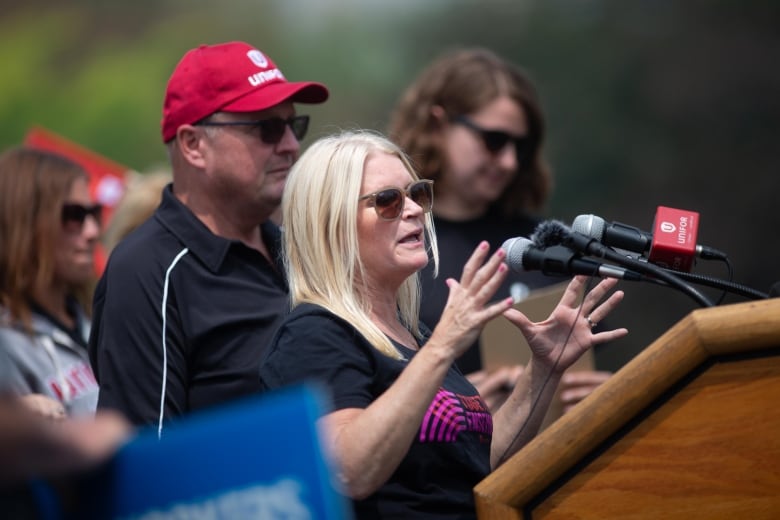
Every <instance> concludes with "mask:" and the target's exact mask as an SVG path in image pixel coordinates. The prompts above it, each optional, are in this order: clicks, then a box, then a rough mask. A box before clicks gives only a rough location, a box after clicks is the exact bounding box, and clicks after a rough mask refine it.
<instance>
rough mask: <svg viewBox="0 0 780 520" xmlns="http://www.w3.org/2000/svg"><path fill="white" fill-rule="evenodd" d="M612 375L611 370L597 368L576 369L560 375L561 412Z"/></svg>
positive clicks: (567, 409)
mask: <svg viewBox="0 0 780 520" xmlns="http://www.w3.org/2000/svg"><path fill="white" fill-rule="evenodd" d="M611 376H612V372H604V371H598V370H578V371H572V372H566V373H565V374H563V376H562V377H561V382H560V385H559V386H558V388H559V391H560V401H561V404H562V405H563V413H566V412H568V411H569V410H570V409H571V408H572V407H573V406H574V405H575V404H577V403H579V402H580V401H582V400H583V399H585V398H586V397H587V396H589V395H590V394H591V392H593V391H594V390H595V389H596V388H597V387H598V386H599V385H601V384H602V383H604V382H605V381H606V380H607V379H609V378H610V377H611Z"/></svg>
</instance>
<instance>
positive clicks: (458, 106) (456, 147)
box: [388, 47, 610, 409]
mask: <svg viewBox="0 0 780 520" xmlns="http://www.w3.org/2000/svg"><path fill="white" fill-rule="evenodd" d="M545 130H546V129H545V118H544V113H543V110H542V106H541V102H540V100H539V96H538V94H537V91H536V88H535V86H534V84H533V82H532V81H531V79H530V77H529V75H528V74H527V73H526V72H525V71H524V70H523V69H521V68H520V67H519V66H517V65H515V64H513V63H511V62H509V61H507V60H505V59H503V58H502V57H500V56H498V55H497V54H496V53H494V52H492V51H491V50H489V49H486V48H483V47H472V48H458V49H454V50H450V51H448V52H445V53H443V54H442V55H440V56H439V57H438V58H436V59H434V60H433V61H432V62H431V63H430V64H428V65H427V66H426V67H424V68H423V70H422V71H421V72H420V73H419V74H418V76H417V77H416V78H415V79H414V80H413V81H412V82H411V83H410V84H409V85H408V86H407V87H406V89H405V90H404V92H403V94H402V95H401V97H400V99H399V101H398V103H397V105H396V106H395V107H394V109H393V111H392V114H391V118H390V124H389V129H388V134H389V136H390V137H391V138H392V139H393V140H394V141H395V142H396V143H397V144H399V145H400V146H401V148H403V149H404V151H406V152H407V153H408V154H409V156H410V158H411V159H412V161H413V163H414V165H415V166H416V167H417V169H418V171H419V172H420V176H421V177H422V178H425V179H432V180H434V181H435V184H434V192H435V198H436V205H435V206H434V208H433V220H434V224H435V228H436V234H437V237H438V240H439V247H440V250H441V263H440V264H439V277H438V278H434V277H433V276H423V277H422V280H423V287H422V303H421V313H420V317H421V319H422V320H423V321H425V322H426V323H427V324H428V325H430V326H434V325H435V324H436V323H437V322H438V320H439V317H440V316H441V313H442V311H443V309H444V306H445V304H446V301H447V297H448V294H449V291H448V288H447V287H446V285H445V284H444V283H443V281H442V280H446V279H447V278H448V277H453V276H457V275H458V273H460V269H461V268H462V266H463V264H464V263H465V262H466V260H467V259H468V258H469V256H470V255H471V253H472V251H473V250H474V248H475V247H476V246H477V244H479V243H480V242H481V241H482V240H487V241H488V242H490V243H491V244H495V245H496V246H500V245H501V244H503V243H504V241H505V240H507V239H509V238H514V237H518V236H529V235H531V233H533V231H534V229H535V227H536V225H537V224H538V223H539V222H540V218H539V215H540V214H541V212H542V211H543V209H544V207H545V204H546V203H547V200H548V199H549V197H550V193H551V189H552V183H553V179H552V171H551V168H550V165H549V163H548V161H547V160H546V158H545V154H544V144H545V133H546V132H545ZM431 273H432V266H431V265H429V266H428V267H427V268H426V274H431ZM560 282H561V279H560V278H552V277H548V276H545V275H543V274H541V273H540V272H523V273H515V272H511V273H509V275H508V276H507V278H506V280H505V281H504V283H503V285H502V286H501V287H500V288H499V289H498V291H497V293H496V295H497V296H510V295H512V296H515V297H517V295H523V294H527V293H528V292H529V291H530V290H533V289H539V288H541V287H544V286H548V285H551V284H555V283H560ZM458 366H459V367H460V369H461V370H463V372H464V373H466V374H469V379H470V380H471V381H472V382H473V383H474V384H475V385H476V386H477V388H478V389H479V390H480V394H481V395H482V397H483V398H484V399H485V400H486V401H487V402H488V403H489V404H490V405H491V407H494V406H496V405H498V404H500V403H501V402H502V400H503V399H505V398H506V396H507V395H509V393H510V392H511V389H512V386H513V384H514V381H515V380H516V379H517V377H518V372H519V370H520V369H521V367H520V366H514V367H509V366H507V367H502V368H500V369H498V370H495V371H493V372H491V373H488V372H486V371H485V370H484V367H483V365H482V358H481V345H480V343H479V341H478V340H477V341H475V342H474V344H473V345H472V346H471V347H470V348H469V349H468V350H467V351H466V352H465V353H464V355H463V356H462V357H461V358H460V359H459V360H458ZM609 376H610V373H609V372H598V371H577V372H574V371H572V372H569V373H567V374H566V375H565V377H564V379H563V381H562V384H561V388H562V390H561V394H560V398H561V400H562V403H561V405H562V408H563V409H566V408H568V407H570V406H573V405H574V404H576V402H578V401H579V400H581V399H582V398H584V397H585V396H587V395H588V394H589V393H590V392H592V390H593V389H594V388H595V387H596V386H598V385H599V384H601V383H602V382H604V381H605V380H606V379H607V378H608V377H609Z"/></svg>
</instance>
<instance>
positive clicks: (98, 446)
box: [52, 410, 133, 471]
mask: <svg viewBox="0 0 780 520" xmlns="http://www.w3.org/2000/svg"><path fill="white" fill-rule="evenodd" d="M52 427H53V428H54V430H53V434H54V441H53V442H55V443H57V444H59V446H60V448H59V450H58V453H57V455H58V456H59V458H58V459H55V460H56V464H55V463H54V461H53V464H52V470H53V471H76V470H81V469H87V468H90V467H92V466H95V465H97V464H99V463H100V462H103V461H104V460H106V459H108V458H110V457H111V456H112V455H113V454H114V452H115V451H116V450H117V448H118V447H119V446H120V445H121V444H123V443H124V442H125V441H127V440H128V439H129V438H130V436H131V434H132V433H133V427H132V426H131V424H130V423H129V422H128V421H127V420H126V419H125V418H124V416H122V415H120V414H119V413H117V412H114V411H111V410H99V411H98V412H97V413H96V414H95V416H94V417H89V418H76V419H68V420H67V421H62V422H58V423H57V424H54V425H52Z"/></svg>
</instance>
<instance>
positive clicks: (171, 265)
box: [89, 185, 289, 426]
mask: <svg viewBox="0 0 780 520" xmlns="http://www.w3.org/2000/svg"><path fill="white" fill-rule="evenodd" d="M261 230H262V235H263V240H264V241H265V244H266V246H267V247H268V250H269V251H270V252H271V255H272V257H273V258H275V259H276V265H275V266H272V265H271V264H270V263H269V262H268V261H267V260H266V258H265V257H264V256H263V255H261V254H260V253H259V252H258V251H256V250H254V249H252V248H250V247H247V246H246V245H244V244H243V243H241V242H239V241H235V240H227V239H225V238H222V237H219V236H216V235H214V234H213V233H212V232H211V231H210V230H209V229H208V228H207V227H206V226H205V225H204V224H203V223H202V222H201V221H200V220H198V219H197V218H196V217H195V215H194V214H193V213H192V212H191V211H190V210H189V209H188V208H186V207H185V206H184V205H183V204H182V203H181V202H180V201H179V200H178V199H176V197H175V196H174V195H173V192H172V191H171V186H170V185H169V186H168V187H166V188H165V190H164V193H163V200H162V203H161V204H160V206H159V207H158V208H157V210H156V211H155V213H154V215H153V216H152V217H151V218H150V219H149V220H147V221H146V222H145V223H144V224H142V225H141V226H140V227H139V228H138V229H136V230H135V231H134V232H132V233H131V234H130V235H128V237H127V238H125V239H124V240H123V241H122V242H121V243H120V244H119V245H117V247H116V248H115V249H114V251H113V252H112V254H111V257H110V259H109V261H108V264H107V266H106V270H105V272H104V274H103V276H102V278H101V279H100V282H99V283H98V286H97V289H96V291H95V299H94V312H93V322H92V333H91V336H90V341H89V351H90V361H91V363H92V368H93V370H94V372H95V375H96V377H97V379H98V383H99V384H100V395H99V399H98V407H99V408H113V409H116V410H120V411H121V412H123V413H124V414H125V415H126V416H127V417H128V419H129V420H130V421H132V422H133V423H135V424H139V425H147V424H154V425H160V426H161V425H162V424H163V422H165V421H166V420H168V419H170V418H173V417H175V416H179V415H182V414H185V413H187V412H190V411H192V410H196V409H199V408H204V407H207V406H211V405H215V404H218V403H223V402H225V401H228V400H231V399H234V398H237V397H241V396H245V395H248V394H252V393H255V392H258V391H260V390H261V388H260V379H259V376H258V371H259V362H260V359H261V356H262V353H263V350H264V349H265V348H266V346H267V345H268V343H269V341H270V339H271V336H272V335H273V333H274V330H275V329H276V326H277V324H278V322H279V321H280V320H281V318H282V317H283V316H284V315H285V314H287V312H288V311H289V306H288V289H287V284H286V282H285V280H284V275H283V271H282V266H281V263H280V260H279V258H280V251H279V245H280V244H279V239H280V232H279V228H278V227H276V226H275V225H274V224H272V223H270V222H268V223H266V224H263V225H262V226H261Z"/></svg>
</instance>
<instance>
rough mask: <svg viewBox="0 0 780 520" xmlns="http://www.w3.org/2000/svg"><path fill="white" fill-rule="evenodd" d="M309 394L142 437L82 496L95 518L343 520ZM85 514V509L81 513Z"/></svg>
mask: <svg viewBox="0 0 780 520" xmlns="http://www.w3.org/2000/svg"><path fill="white" fill-rule="evenodd" d="M323 411H324V406H323V402H322V401H321V399H320V398H319V394H318V393H317V390H316V387H311V386H301V387H293V388H288V389H282V390H279V391H275V392H271V393H267V394H263V395H261V396H258V397H257V398H252V399H250V400H246V401H241V402H236V403H233V404H230V405H226V406H223V407H220V408H215V409H213V410H208V411H202V412H198V413H195V414H192V415H190V416H187V417H185V418H182V419H181V420H179V421H178V422H175V423H172V424H171V425H169V426H167V427H166V428H165V429H164V430H163V432H162V436H161V438H159V439H158V435H157V431H156V430H155V429H151V428H150V429H148V430H143V431H142V432H140V434H139V435H138V436H137V437H136V438H134V439H133V440H132V441H131V442H129V443H128V444H127V445H125V446H124V447H123V448H122V449H121V450H120V451H119V452H118V453H117V455H116V457H115V458H114V459H113V460H112V461H111V463H110V464H109V465H108V466H107V467H105V468H104V469H103V471H101V472H100V473H99V474H98V475H96V477H97V478H92V479H90V486H89V489H88V490H84V491H85V492H84V493H80V495H81V498H82V499H83V500H82V502H86V503H89V505H88V506H87V507H85V508H83V509H88V511H82V512H81V513H80V514H81V515H84V516H89V517H94V518H121V519H128V520H129V519H134V520H135V519H138V520H167V519H184V518H188V519H189V518H195V519H218V518H219V519H221V518H225V519H228V518H229V519H248V518H251V519H257V518H262V519H266V518H268V519H288V520H293V519H301V520H303V519H319V518H323V519H339V520H341V519H344V518H351V517H352V512H351V506H350V505H349V501H348V500H347V499H346V498H344V497H343V496H342V495H340V494H338V493H337V492H336V490H335V487H334V485H333V481H332V472H331V471H330V468H329V467H328V466H327V464H326V461H325V459H324V457H323V454H322V450H321V446H320V442H319V438H318V436H317V431H316V427H315V421H316V420H317V418H319V417H320V416H321V415H322V413H323ZM84 505H86V504H84Z"/></svg>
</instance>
